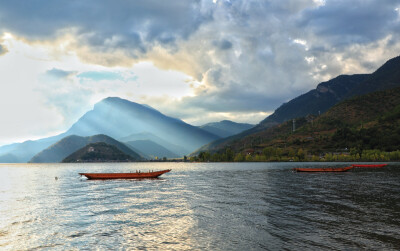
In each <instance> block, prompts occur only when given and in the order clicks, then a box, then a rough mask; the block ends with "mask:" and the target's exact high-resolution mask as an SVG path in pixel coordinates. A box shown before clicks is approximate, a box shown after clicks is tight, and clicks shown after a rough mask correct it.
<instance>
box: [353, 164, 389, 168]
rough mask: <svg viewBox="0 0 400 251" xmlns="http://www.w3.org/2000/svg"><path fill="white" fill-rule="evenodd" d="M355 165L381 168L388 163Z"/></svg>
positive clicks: (354, 165) (357, 165)
mask: <svg viewBox="0 0 400 251" xmlns="http://www.w3.org/2000/svg"><path fill="white" fill-rule="evenodd" d="M352 166H353V167H367V168H381V167H384V166H387V164H353V165H352Z"/></svg>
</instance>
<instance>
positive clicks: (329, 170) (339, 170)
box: [293, 166, 353, 172]
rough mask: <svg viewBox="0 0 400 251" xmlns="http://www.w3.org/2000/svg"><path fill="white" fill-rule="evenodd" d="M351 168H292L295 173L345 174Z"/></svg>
mask: <svg viewBox="0 0 400 251" xmlns="http://www.w3.org/2000/svg"><path fill="white" fill-rule="evenodd" d="M352 168H353V166H347V167H336V168H334V167H324V168H293V171H296V172H346V171H348V170H350V169H352Z"/></svg>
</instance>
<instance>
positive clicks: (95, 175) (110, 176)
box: [79, 169, 171, 180]
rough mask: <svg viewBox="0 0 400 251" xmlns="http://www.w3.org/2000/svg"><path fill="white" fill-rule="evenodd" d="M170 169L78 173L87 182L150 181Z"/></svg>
mask: <svg viewBox="0 0 400 251" xmlns="http://www.w3.org/2000/svg"><path fill="white" fill-rule="evenodd" d="M169 171H171V169H167V170H162V171H157V172H145V173H142V172H136V173H79V174H80V175H83V176H86V177H87V178H88V179H89V180H95V179H96V180H106V179H152V178H157V177H158V176H160V175H161V174H164V173H168V172H169Z"/></svg>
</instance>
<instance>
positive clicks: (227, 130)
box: [199, 120, 254, 138]
mask: <svg viewBox="0 0 400 251" xmlns="http://www.w3.org/2000/svg"><path fill="white" fill-rule="evenodd" d="M199 127H200V128H201V129H203V130H205V131H207V132H209V133H212V134H214V135H217V136H219V137H221V138H226V137H229V136H232V135H235V134H238V133H241V132H243V131H245V130H248V129H250V128H252V127H254V125H251V124H246V123H236V122H233V121H230V120H222V121H220V122H212V123H207V124H205V125H202V126H199Z"/></svg>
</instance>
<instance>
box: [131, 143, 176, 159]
mask: <svg viewBox="0 0 400 251" xmlns="http://www.w3.org/2000/svg"><path fill="white" fill-rule="evenodd" d="M125 144H127V145H128V146H130V147H132V148H133V149H138V150H139V151H140V152H141V153H144V154H145V155H147V156H150V157H151V158H152V159H154V158H155V157H158V158H159V159H161V158H163V157H166V158H169V159H173V158H179V157H180V155H178V154H176V153H173V152H171V151H169V150H168V149H166V148H165V147H163V146H160V145H159V144H157V143H154V142H153V141H151V140H135V141H128V142H125Z"/></svg>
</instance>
